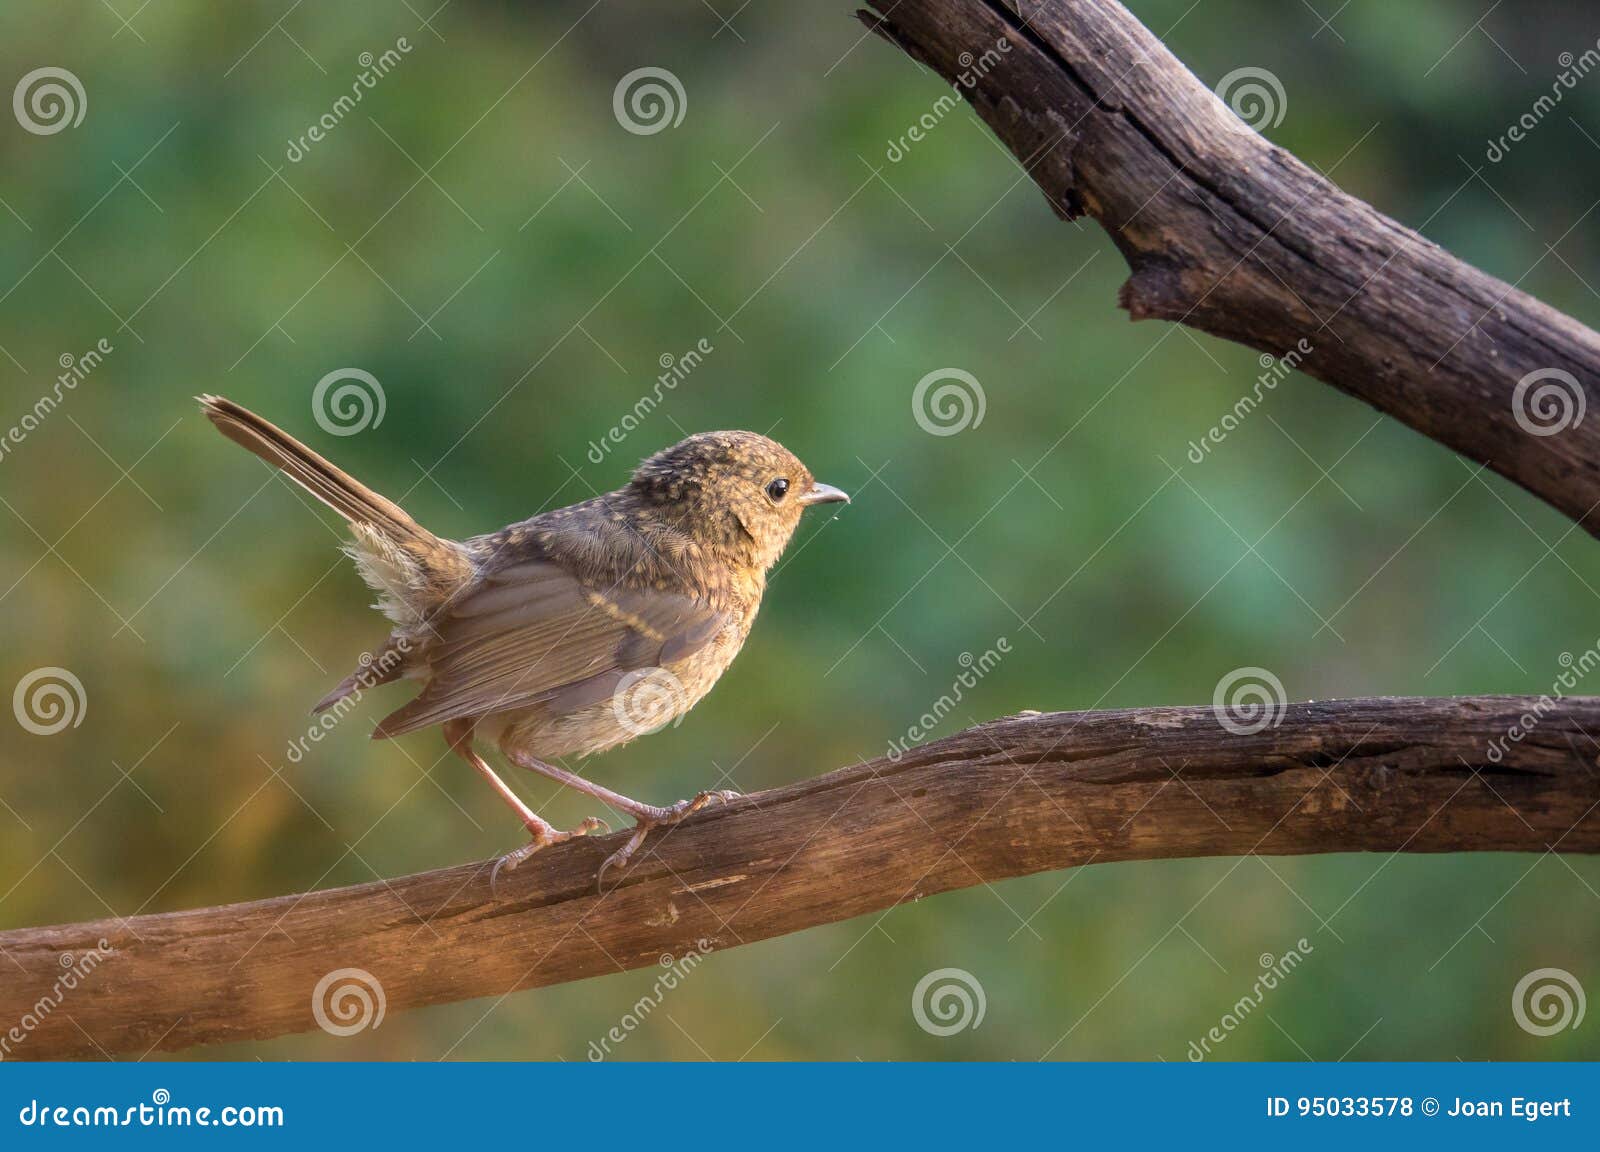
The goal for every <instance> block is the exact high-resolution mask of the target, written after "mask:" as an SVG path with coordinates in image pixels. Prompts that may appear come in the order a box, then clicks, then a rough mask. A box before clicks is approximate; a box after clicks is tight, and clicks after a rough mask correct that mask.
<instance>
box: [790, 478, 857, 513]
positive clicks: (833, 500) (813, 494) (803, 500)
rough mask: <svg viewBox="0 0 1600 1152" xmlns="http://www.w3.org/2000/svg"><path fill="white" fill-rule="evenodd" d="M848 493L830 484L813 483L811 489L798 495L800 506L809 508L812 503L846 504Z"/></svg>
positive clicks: (848, 499)
mask: <svg viewBox="0 0 1600 1152" xmlns="http://www.w3.org/2000/svg"><path fill="white" fill-rule="evenodd" d="M848 503H850V494H849V493H847V492H841V491H840V490H839V489H837V488H835V487H834V486H833V485H832V484H822V483H813V484H812V485H811V491H809V492H807V493H806V494H805V495H804V496H802V497H800V506H801V507H802V508H809V507H811V506H812V505H813V504H848Z"/></svg>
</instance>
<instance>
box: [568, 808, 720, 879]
mask: <svg viewBox="0 0 1600 1152" xmlns="http://www.w3.org/2000/svg"><path fill="white" fill-rule="evenodd" d="M740 795H741V794H740V793H738V792H735V791H733V790H731V789H728V788H718V789H713V790H710V791H706V792H701V793H699V794H698V795H696V796H695V797H694V798H693V799H691V800H679V801H678V802H677V803H676V804H668V805H667V806H666V807H665V808H654V807H650V808H646V809H645V810H644V811H641V812H639V813H637V814H636V816H637V821H638V822H637V823H636V824H634V826H633V835H632V836H629V837H628V842H627V843H626V844H624V845H623V846H622V847H621V848H618V849H617V850H616V851H615V852H613V853H612V854H611V855H609V856H607V857H606V859H605V863H603V864H601V865H600V875H599V876H598V877H597V878H596V879H597V882H598V883H599V885H600V890H601V891H602V892H603V891H605V884H606V873H607V872H609V871H610V870H611V869H613V868H616V869H617V870H619V871H621V870H623V869H626V868H627V867H628V861H630V860H632V859H633V854H634V853H635V852H637V851H638V850H639V845H641V844H643V843H644V838H645V837H646V836H648V835H650V830H651V829H652V828H670V827H671V826H672V825H674V824H677V823H679V822H680V821H683V820H685V819H687V818H688V817H690V816H692V815H693V814H694V813H696V812H698V811H700V810H701V809H702V808H708V807H710V806H711V805H713V804H727V803H729V802H730V801H733V800H738V799H739V798H740Z"/></svg>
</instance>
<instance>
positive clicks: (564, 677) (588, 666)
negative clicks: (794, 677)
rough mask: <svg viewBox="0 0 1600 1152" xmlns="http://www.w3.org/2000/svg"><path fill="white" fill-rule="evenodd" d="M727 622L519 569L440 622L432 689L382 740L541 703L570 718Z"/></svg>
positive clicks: (687, 602) (431, 652)
mask: <svg viewBox="0 0 1600 1152" xmlns="http://www.w3.org/2000/svg"><path fill="white" fill-rule="evenodd" d="M726 623H727V617H726V616H725V615H724V614H723V613H721V612H718V611H716V610H715V609H713V608H711V607H710V606H708V605H707V604H706V603H705V602H703V601H701V600H698V599H695V598H694V597H691V596H685V595H682V594H680V593H674V592H667V591H658V590H654V589H636V588H624V587H622V586H621V585H620V584H619V585H617V586H615V587H600V588H592V587H589V586H587V585H585V584H583V583H581V582H580V581H578V580H577V579H576V578H574V577H573V576H572V575H570V574H569V573H568V572H567V571H566V570H565V569H564V568H562V567H561V566H560V565H559V564H556V563H554V562H552V561H550V560H543V559H540V560H529V561H525V562H522V563H518V564H513V565H511V566H509V567H505V568H501V569H499V570H497V571H495V572H492V573H490V574H488V575H487V576H485V577H484V578H483V579H482V581H481V583H480V584H479V585H478V586H477V587H475V588H474V589H473V590H472V591H471V592H468V593H466V594H464V595H463V596H462V597H461V598H460V600H458V601H457V602H456V603H455V604H454V605H453V606H452V607H451V608H450V609H449V610H448V611H447V612H446V613H445V614H444V615H443V617H442V619H440V620H436V621H435V631H436V633H437V635H438V639H437V641H435V642H434V643H431V644H430V645H429V646H428V649H427V652H426V654H425V660H426V662H427V665H428V669H429V678H428V683H427V686H426V687H425V688H424V689H423V691H422V693H421V695H419V696H418V697H417V698H416V699H414V700H412V701H411V702H410V703H409V704H407V705H406V706H405V707H403V708H401V709H400V710H399V711H397V712H394V713H392V714H391V715H389V716H387V717H385V719H384V720H383V722H382V723H380V724H379V725H378V727H377V730H376V731H375V732H374V733H373V735H374V736H375V737H388V736H398V735H399V734H400V733H402V732H410V731H413V730H415V729H417V728H424V727H427V726H428V725H430V724H438V723H441V722H443V721H445V720H453V719H456V718H458V717H467V716H485V715H488V714H490V713H494V712H505V711H509V710H511V709H515V708H522V707H526V706H527V705H529V704H534V703H539V702H550V703H551V704H552V706H554V707H556V708H557V709H558V710H559V711H563V712H565V711H570V710H572V709H575V708H579V707H582V706H584V705H585V704H591V703H597V702H598V701H600V700H604V699H606V698H607V697H608V696H610V695H611V694H612V692H613V691H614V690H615V688H616V686H617V684H618V683H619V682H620V681H621V679H622V677H623V676H625V675H626V674H627V673H628V672H630V671H634V670H636V669H642V668H651V667H657V666H660V665H662V664H666V663H669V662H671V661H675V660H679V659H681V658H683V657H684V656H687V655H689V654H690V653H692V652H694V651H696V650H698V649H700V648H701V647H703V646H704V645H706V644H708V643H709V642H710V641H711V640H712V638H713V637H715V636H716V634H717V633H718V631H720V630H721V629H722V628H723V626H724V625H725V624H726Z"/></svg>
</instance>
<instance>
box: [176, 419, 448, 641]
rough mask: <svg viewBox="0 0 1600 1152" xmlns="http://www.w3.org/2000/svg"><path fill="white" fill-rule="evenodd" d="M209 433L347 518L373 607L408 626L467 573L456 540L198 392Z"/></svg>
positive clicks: (277, 432)
mask: <svg viewBox="0 0 1600 1152" xmlns="http://www.w3.org/2000/svg"><path fill="white" fill-rule="evenodd" d="M197 399H198V400H199V401H200V408H201V410H202V411H203V412H205V414H206V417H207V418H208V419H209V420H210V421H211V422H212V423H213V424H215V425H216V426H217V430H218V431H219V432H221V433H222V434H223V435H224V436H226V437H227V438H228V439H229V440H232V441H233V442H234V443H235V444H240V445H243V446H244V447H245V448H248V449H249V450H250V451H251V452H253V453H255V454H256V455H257V456H259V457H261V459H263V460H265V461H266V462H267V463H269V464H272V465H274V466H275V467H277V468H281V469H282V470H283V472H284V473H285V474H286V475H287V476H288V477H289V478H290V479H291V480H293V481H294V482H295V483H296V484H298V485H300V487H302V488H304V489H305V490H306V491H307V492H309V493H310V494H311V495H313V496H315V497H316V498H317V499H318V500H320V501H322V503H324V504H326V505H327V506H328V507H329V508H332V509H333V510H334V511H335V512H337V513H339V515H340V516H343V517H344V518H345V519H346V520H347V521H349V523H350V529H351V532H352V534H353V535H354V536H355V543H354V545H353V546H352V547H351V548H350V550H349V551H350V554H351V556H352V557H353V558H354V559H355V561H356V565H357V567H359V568H360V570H361V575H362V577H363V578H364V579H365V580H366V581H367V583H368V584H369V585H371V586H372V588H373V589H374V590H376V591H377V592H379V593H380V594H381V597H382V599H381V601H380V603H379V604H378V607H379V608H381V609H382V610H383V611H384V613H385V614H386V615H388V616H389V618H390V619H391V620H394V621H395V623H397V624H400V625H401V626H403V627H413V626H416V625H418V624H420V623H422V622H423V621H424V620H425V618H426V616H427V614H428V613H429V612H430V611H431V610H432V609H433V608H435V607H437V606H438V605H439V604H442V603H443V602H444V601H445V600H447V599H448V598H449V597H450V596H451V595H452V594H453V593H454V592H455V591H457V590H458V589H459V588H460V587H461V585H462V583H463V582H465V581H466V580H467V579H468V578H469V577H470V576H471V572H472V566H471V562H470V560H469V559H468V557H467V555H466V552H465V550H464V549H463V548H462V547H461V545H459V544H457V543H455V542H453V541H450V540H445V539H443V538H442V537H439V536H435V535H434V534H433V533H432V532H429V531H428V530H427V529H426V528H424V527H423V526H422V525H420V524H418V523H417V522H416V521H415V520H413V519H412V518H411V516H410V515H409V514H408V513H407V512H406V510H405V509H404V508H401V507H400V505H398V504H396V503H395V502H394V501H392V500H389V499H386V498H385V497H383V496H380V495H379V494H378V493H376V492H374V491H373V490H372V489H371V488H368V487H367V486H366V485H365V484H363V483H361V481H359V480H357V479H356V478H355V477H354V476H351V475H350V474H349V473H347V472H345V471H343V470H342V469H340V468H337V467H335V466H334V465H333V464H332V463H331V462H329V461H328V460H326V459H324V458H323V457H322V456H319V455H318V454H317V453H315V452H313V451H312V450H311V449H310V448H307V447H306V446H305V445H304V444H302V443H300V441H298V440H296V439H295V438H294V437H293V436H290V435H289V434H288V433H287V432H285V431H284V430H283V429H281V428H279V427H277V426H276V425H274V424H271V423H269V422H268V421H266V420H263V419H262V418H261V417H260V416H257V415H256V414H255V413H254V412H252V411H250V410H249V409H248V408H244V407H241V406H240V405H238V404H235V403H234V402H233V401H232V400H226V399H224V398H223V397H221V396H200V397H197Z"/></svg>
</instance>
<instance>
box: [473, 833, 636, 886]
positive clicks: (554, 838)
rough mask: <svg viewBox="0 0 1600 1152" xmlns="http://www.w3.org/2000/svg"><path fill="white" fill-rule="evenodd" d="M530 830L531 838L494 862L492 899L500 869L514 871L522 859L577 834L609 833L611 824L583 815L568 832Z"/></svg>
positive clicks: (491, 874) (498, 880) (491, 871)
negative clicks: (580, 820)
mask: <svg viewBox="0 0 1600 1152" xmlns="http://www.w3.org/2000/svg"><path fill="white" fill-rule="evenodd" d="M530 831H532V833H533V839H532V840H530V841H528V843H526V844H524V845H523V846H522V847H520V848H515V849H513V850H512V851H510V852H507V853H506V854H505V855H504V856H502V857H500V859H498V860H496V861H495V862H494V867H493V868H492V869H491V870H490V872H489V895H490V896H492V897H493V898H494V899H496V900H498V899H499V898H500V873H501V872H502V871H505V872H515V871H516V870H517V868H518V867H519V866H521V864H522V862H523V861H524V860H526V859H527V858H528V857H530V856H532V855H533V854H534V853H536V852H538V851H540V850H541V849H544V848H548V847H550V846H551V845H552V844H561V843H564V842H565V841H567V840H571V839H573V838H574V837H577V836H593V835H594V834H595V833H597V832H598V833H604V834H607V835H609V834H610V832H611V825H609V824H607V823H606V822H605V821H604V820H602V819H600V818H599V817H598V816H585V817H584V818H583V821H582V823H580V824H579V825H578V826H577V827H576V828H574V829H572V830H571V831H570V832H557V831H555V830H554V829H550V830H548V831H547V830H545V829H542V828H535V829H530Z"/></svg>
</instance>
